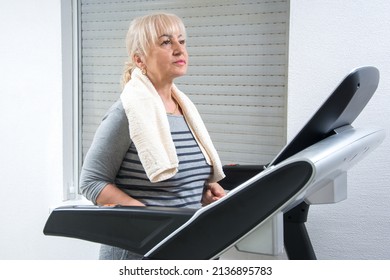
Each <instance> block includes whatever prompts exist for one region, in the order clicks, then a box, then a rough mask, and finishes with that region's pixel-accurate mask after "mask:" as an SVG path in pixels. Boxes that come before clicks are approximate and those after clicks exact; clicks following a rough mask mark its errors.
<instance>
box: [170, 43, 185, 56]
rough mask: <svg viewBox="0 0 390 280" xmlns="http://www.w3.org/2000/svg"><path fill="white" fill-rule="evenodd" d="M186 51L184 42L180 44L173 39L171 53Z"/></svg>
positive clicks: (176, 53) (177, 53)
mask: <svg viewBox="0 0 390 280" xmlns="http://www.w3.org/2000/svg"><path fill="white" fill-rule="evenodd" d="M185 51H186V47H185V45H184V44H181V43H180V41H177V40H175V42H174V43H173V55H175V56H177V55H181V54H183V53H184V52H185Z"/></svg>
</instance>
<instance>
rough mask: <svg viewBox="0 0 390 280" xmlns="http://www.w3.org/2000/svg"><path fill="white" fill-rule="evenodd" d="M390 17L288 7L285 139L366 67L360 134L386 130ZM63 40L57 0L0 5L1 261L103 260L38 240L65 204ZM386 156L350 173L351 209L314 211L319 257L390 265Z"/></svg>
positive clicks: (361, 6) (82, 247)
mask: <svg viewBox="0 0 390 280" xmlns="http://www.w3.org/2000/svg"><path fill="white" fill-rule="evenodd" d="M389 14H390V7H389V3H388V2H387V1H386V0H382V1H379V0H377V1H364V0H361V1H356V0H344V1H338V0H332V1H319V0H317V1H313V0H311V1H298V0H296V1H294V0H292V1H291V34H290V61H289V63H290V69H289V100H288V101H289V108H288V116H289V127H288V134H289V137H292V135H294V133H296V132H297V131H298V130H299V128H300V127H301V126H302V125H303V123H304V122H305V121H306V120H307V119H308V117H310V116H311V114H312V113H313V112H314V110H315V109H316V108H317V107H318V106H319V105H320V103H321V102H322V100H323V99H325V98H326V97H327V95H328V94H329V93H330V92H331V90H332V89H333V88H334V87H335V86H336V85H337V84H338V82H339V81H340V79H341V78H342V77H343V76H344V75H345V74H346V73H347V72H349V71H350V70H351V69H352V68H354V67H356V66H360V65H366V64H372V65H375V66H377V67H378V68H379V69H380V71H381V74H382V80H381V84H380V87H379V89H378V91H377V94H376V95H375V96H374V98H373V100H372V101H371V102H370V104H369V105H368V106H367V108H366V109H365V111H364V112H363V113H362V114H361V116H360V117H359V119H358V120H357V121H356V122H355V126H365V125H378V126H379V127H384V128H386V129H387V130H388V129H389V128H388V124H387V120H388V119H389V111H390V110H389V109H388V108H389V107H390V104H389V103H390V97H389V90H390V89H389V85H390V81H389V78H388V77H389V74H390V65H389V64H388V60H389V55H388V54H387V53H388V50H389V49H390V46H389V40H388V38H389V37H390V34H389V33H390V28H388V27H389V20H388V15H389ZM386 27H387V28H386ZM60 32H61V28H60V1H59V0H56V1H53V0H39V1H38V0H37V1H31V0H18V1H1V2H0V34H1V41H2V43H1V44H0V81H1V82H0V106H1V111H0V112H1V113H0V114H1V115H0V128H1V137H0V149H1V154H0V155H1V156H0V178H1V181H2V183H1V185H0V197H1V211H0V223H1V226H0V227H1V229H0V259H94V258H96V255H97V246H96V245H95V244H92V243H89V242H84V241H81V240H74V239H67V238H60V237H47V236H44V235H43V234H42V229H43V226H44V223H45V221H46V219H47V216H48V211H49V208H50V207H53V206H55V205H57V204H58V203H60V202H61V199H62V112H61V110H62V108H61V104H62V103H61V102H62V92H61V82H62V80H61V77H62V76H61V43H60V38H61V33H60ZM388 137H390V133H388ZM388 153H389V138H387V139H386V141H385V142H384V143H383V144H382V146H381V147H379V148H378V149H377V150H375V151H374V152H373V153H372V154H371V155H369V156H368V157H367V158H366V160H365V161H362V162H361V163H359V164H358V165H357V166H355V167H354V168H353V169H352V170H351V171H350V173H349V175H350V176H349V198H348V199H347V200H346V201H344V202H342V203H339V204H335V205H326V206H313V207H311V213H310V215H309V223H308V229H309V233H310V235H311V237H312V241H313V245H314V247H315V250H316V252H317V256H318V258H320V259H389V258H390V237H389V236H390V235H389V234H388V232H389V231H390V223H389V221H390V216H389V215H390V214H389V213H390V211H389V196H390V195H389V193H390V190H389V187H388V182H389V181H390V180H389V172H387V166H388V165H389V158H388V156H387V155H388Z"/></svg>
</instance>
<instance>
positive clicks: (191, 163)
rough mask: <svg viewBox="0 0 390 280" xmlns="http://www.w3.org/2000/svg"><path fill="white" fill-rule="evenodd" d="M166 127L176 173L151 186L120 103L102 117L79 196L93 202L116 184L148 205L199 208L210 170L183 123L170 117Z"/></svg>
mask: <svg viewBox="0 0 390 280" xmlns="http://www.w3.org/2000/svg"><path fill="white" fill-rule="evenodd" d="M168 122H169V125H170V129H171V135H172V139H173V142H174V145H175V147H176V153H177V156H178V159H179V168H178V172H177V173H176V175H175V176H173V177H172V178H170V179H168V180H165V181H162V182H158V183H152V182H150V180H149V179H148V178H147V176H146V173H145V171H144V168H143V166H142V164H141V162H140V159H139V157H138V154H137V150H136V148H135V146H134V143H133V142H132V141H131V140H130V137H129V128H128V121H127V118H126V115H125V112H124V110H123V106H122V103H121V102H120V101H118V102H116V103H115V104H114V105H113V107H112V108H111V109H110V110H109V112H108V113H107V115H106V116H105V117H104V120H103V122H102V124H101V125H100V127H99V129H98V130H97V132H96V135H95V137H94V140H93V143H92V145H91V148H90V149H89V151H88V153H87V155H86V158H85V160H84V164H83V168H82V172H81V176H80V178H81V179H80V186H81V187H80V188H81V191H82V193H83V194H84V195H85V196H86V197H87V198H88V199H90V200H91V201H93V202H94V203H96V198H97V196H98V194H99V193H100V191H101V190H102V189H103V188H104V186H105V185H106V184H107V183H115V184H116V185H117V186H118V187H119V188H120V189H122V190H123V191H124V192H126V193H128V194H129V195H130V196H132V197H133V198H135V199H138V200H140V201H141V202H143V203H144V204H145V205H148V206H165V207H188V208H199V207H201V204H200V199H201V196H202V192H203V187H204V183H205V182H206V181H207V179H208V178H209V177H210V175H211V172H212V167H211V166H210V165H208V164H207V162H206V160H205V157H204V155H203V153H202V152H201V150H200V148H199V146H198V144H197V142H196V140H195V138H194V136H193V135H192V133H191V131H190V129H189V127H188V125H187V123H186V121H185V118H184V117H183V116H171V115H168Z"/></svg>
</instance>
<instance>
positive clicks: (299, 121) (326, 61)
mask: <svg viewBox="0 0 390 280" xmlns="http://www.w3.org/2000/svg"><path fill="white" fill-rule="evenodd" d="M389 15H390V2H389V1H386V0H372V1H366V0H343V1H339V0H329V1H322V0H310V1H305V0H292V1H291V20H290V54H289V95H288V137H289V138H291V137H293V136H294V135H295V133H297V131H298V130H299V129H300V128H301V126H302V125H303V124H304V123H305V122H306V121H307V120H308V118H309V117H310V116H311V115H312V114H313V113H314V111H315V110H316V109H317V108H318V106H319V105H320V104H321V103H322V102H323V101H324V100H325V98H326V97H327V96H328V95H329V94H330V93H331V91H332V90H333V89H334V87H336V86H337V85H338V83H339V82H340V81H341V79H342V78H343V77H344V76H345V75H346V74H347V73H348V72H349V71H350V70H352V69H353V68H355V67H358V66H362V65H373V66H376V67H377V68H378V69H379V70H380V72H381V81H380V85H379V88H378V90H377V92H376V93H375V95H374V97H373V98H372V99H371V101H370V103H369V104H368V105H367V107H366V108H365V110H364V111H363V112H362V114H361V115H360V116H359V117H358V119H357V120H356V121H355V122H354V124H353V126H355V127H364V126H375V127H376V126H378V127H380V128H384V129H386V134H387V138H386V139H385V141H384V143H383V144H382V145H381V146H380V147H379V148H378V149H377V150H375V151H374V152H372V153H371V154H370V155H369V156H368V157H367V158H365V159H364V160H363V161H361V162H360V163H358V164H357V165H356V166H355V167H353V168H352V169H351V170H350V172H349V173H348V174H349V176H348V181H349V182H348V199H347V200H345V201H343V202H341V203H338V204H333V205H323V206H312V207H311V208H310V214H309V222H308V225H307V227H308V231H309V234H310V236H311V238H312V243H313V246H314V248H315V251H316V253H317V257H318V258H319V259H389V258H390V234H389V232H390V211H389V210H390V186H389V185H390V184H389V182H390V173H389V171H388V166H389V164H390V157H389V151H390V131H389V119H390V109H389V108H390V63H389V61H390V54H389V50H390V40H389V38H390V17H389Z"/></svg>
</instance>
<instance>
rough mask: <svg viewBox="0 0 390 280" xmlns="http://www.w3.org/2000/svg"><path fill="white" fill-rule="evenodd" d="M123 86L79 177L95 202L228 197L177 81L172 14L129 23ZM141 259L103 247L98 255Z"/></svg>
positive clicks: (176, 29)
mask: <svg viewBox="0 0 390 280" xmlns="http://www.w3.org/2000/svg"><path fill="white" fill-rule="evenodd" d="M126 45H127V50H128V55H129V60H130V61H129V62H128V63H127V67H126V69H125V73H124V89H123V92H122V94H121V97H120V100H118V101H117V102H116V103H115V104H114V105H113V106H112V107H111V108H110V110H109V111H108V113H107V114H106V116H105V117H104V119H103V121H102V123H101V125H100V126H99V128H98V130H97V131H96V134H95V137H94V140H93V143H92V145H91V147H90V149H89V151H88V153H87V155H86V158H85V161H84V165H83V168H82V171H81V176H80V186H81V191H82V193H83V195H85V196H86V197H87V198H88V199H89V200H91V201H92V202H93V203H94V204H97V205H106V204H120V205H126V206H169V207H192V208H198V207H201V206H202V205H207V204H209V203H212V202H213V201H216V200H218V199H220V198H221V197H223V196H224V195H225V191H224V190H223V188H222V187H221V186H220V185H219V184H218V183H217V182H218V181H219V180H221V179H222V178H223V177H224V174H223V170H222V165H221V162H220V159H219V157H218V154H217V152H216V150H215V148H214V146H213V144H212V142H211V139H210V137H209V135H208V133H207V130H206V128H205V126H204V123H203V121H202V120H201V118H200V116H199V113H198V112H197V110H196V108H195V106H194V104H193V103H192V102H191V101H190V100H189V99H188V98H187V97H186V96H185V95H184V94H183V93H182V92H181V91H180V90H179V89H177V87H176V86H175V84H174V83H173V81H174V79H175V78H177V77H180V76H183V75H184V74H185V73H186V71H187V67H188V54H187V50H186V32H185V28H184V25H183V23H182V21H181V20H180V19H179V18H178V17H177V16H175V15H171V14H153V15H148V16H144V17H140V18H137V19H135V20H133V21H132V23H131V25H130V27H129V31H128V33H127V38H126ZM139 258H142V256H139V255H135V254H132V253H131V252H128V251H126V250H123V249H120V248H115V247H111V246H106V245H102V247H101V250H100V259H139Z"/></svg>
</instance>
